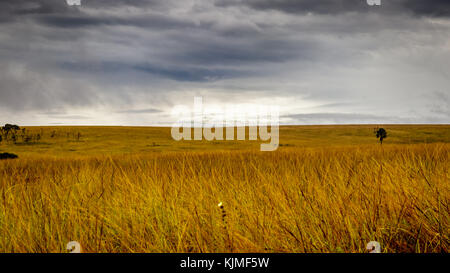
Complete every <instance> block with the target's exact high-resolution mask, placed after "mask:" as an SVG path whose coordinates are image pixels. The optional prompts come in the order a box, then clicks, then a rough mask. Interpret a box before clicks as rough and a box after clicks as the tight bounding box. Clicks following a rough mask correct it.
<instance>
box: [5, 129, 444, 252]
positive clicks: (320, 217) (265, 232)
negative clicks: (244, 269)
mask: <svg viewBox="0 0 450 273" xmlns="http://www.w3.org/2000/svg"><path fill="white" fill-rule="evenodd" d="M373 128H374V126H370V125H360V126H356V125H355V126H350V125H349V126H288V127H281V128H280V144H281V145H282V146H281V147H280V148H279V149H278V150H277V151H274V152H260V151H259V145H260V142H258V141H215V142H206V141H180V142H176V141H174V140H172V138H171V136H170V128H151V127H133V128H132V127H28V128H26V132H27V134H31V135H37V134H39V135H40V139H39V141H33V140H31V141H28V142H27V143H25V142H23V141H22V140H21V139H20V138H19V140H18V141H17V143H15V144H14V143H12V142H11V141H6V142H5V141H3V142H2V143H1V144H0V152H12V153H15V154H17V155H19V158H18V159H13V160H1V161H0V252H66V250H65V248H66V244H67V242H69V241H72V240H75V241H78V242H80V243H81V245H82V248H83V250H84V252H364V251H365V247H366V244H367V242H369V241H373V240H375V241H378V242H380V244H381V247H382V251H383V252H389V253H391V252H420V253H422V252H448V251H449V245H450V244H449V229H450V225H449V224H450V223H449V222H450V209H449V202H450V183H449V181H450V174H449V166H450V164H449V154H450V126H449V125H441V126H438V125H386V126H384V128H386V130H387V132H388V138H387V139H386V140H385V141H384V142H383V145H380V144H379V142H377V139H376V138H375V136H374V133H373ZM78 133H80V137H79V138H78V137H77V135H78ZM219 202H222V203H223V205H224V207H223V210H224V211H222V210H221V209H220V208H219V207H218V203H219Z"/></svg>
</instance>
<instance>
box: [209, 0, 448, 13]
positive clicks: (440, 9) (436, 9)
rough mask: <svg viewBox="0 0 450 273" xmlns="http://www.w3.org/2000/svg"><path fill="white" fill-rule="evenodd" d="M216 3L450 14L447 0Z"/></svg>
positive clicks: (243, 0)
mask: <svg viewBox="0 0 450 273" xmlns="http://www.w3.org/2000/svg"><path fill="white" fill-rule="evenodd" d="M215 3H216V5H217V6H221V7H229V6H246V7H249V8H252V9H256V10H278V11H282V12H286V13H297V14H299V13H302V14H304V13H314V14H339V13H348V12H364V13H366V12H381V13H390V14H395V13H410V14H414V15H419V16H422V15H424V16H450V1H448V0H426V1H424V0H381V6H380V7H373V6H369V5H368V4H367V2H366V0H216V1H215Z"/></svg>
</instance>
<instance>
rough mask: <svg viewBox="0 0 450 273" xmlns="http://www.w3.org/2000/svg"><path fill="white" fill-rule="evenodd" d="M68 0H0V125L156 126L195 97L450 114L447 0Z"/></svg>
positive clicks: (378, 112)
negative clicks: (375, 0) (375, 1)
mask: <svg viewBox="0 0 450 273" xmlns="http://www.w3.org/2000/svg"><path fill="white" fill-rule="evenodd" d="M70 2H71V5H69V4H68V2H67V1H65V0H42V1H37V0H14V1H1V2H0V63H1V66H0V116H1V117H2V119H1V120H3V123H6V122H11V123H17V124H20V125H56V124H58V125H143V126H150V125H152V126H157V125H164V126H166V125H170V124H171V123H172V122H174V117H173V116H172V115H171V111H172V109H173V108H174V107H175V106H177V105H187V106H190V105H192V104H193V101H194V97H195V96H202V97H203V102H204V104H211V105H216V104H220V105H224V106H227V105H235V104H242V105H245V104H262V105H278V106H279V107H280V118H281V120H280V123H281V124H387V123H436V124H448V123H449V120H450V90H449V86H450V2H449V1H446V0H441V1H437V0H433V1H421V0H391V1H387V0H382V2H381V3H382V4H381V6H369V5H368V4H367V3H366V0H336V1H331V0H330V1H326V0H273V1H269V0H247V1H244V0H215V1H213V0H183V1H179V0H148V1H145V0H134V1H130V0H118V1H103V0H81V3H80V5H78V4H73V2H77V1H70Z"/></svg>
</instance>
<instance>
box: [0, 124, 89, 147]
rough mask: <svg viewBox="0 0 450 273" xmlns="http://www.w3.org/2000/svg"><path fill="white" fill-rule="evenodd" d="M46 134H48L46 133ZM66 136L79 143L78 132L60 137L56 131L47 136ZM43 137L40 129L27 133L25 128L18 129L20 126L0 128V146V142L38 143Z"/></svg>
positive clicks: (42, 131)
mask: <svg viewBox="0 0 450 273" xmlns="http://www.w3.org/2000/svg"><path fill="white" fill-rule="evenodd" d="M47 134H48V133H47ZM57 136H59V137H61V136H67V138H68V139H70V138H71V139H74V140H76V141H80V139H81V133H80V132H66V133H65V134H63V135H61V134H58V133H57V131H56V130H53V131H51V132H50V133H49V134H48V137H50V138H55V137H57ZM43 137H44V130H43V129H40V130H39V131H38V132H36V131H34V132H33V131H29V130H27V129H26V128H20V126H18V125H15V124H5V125H4V126H2V127H0V144H1V142H10V143H11V142H12V143H14V144H18V143H25V144H28V143H30V144H31V143H38V142H39V141H41V139H42V138H43Z"/></svg>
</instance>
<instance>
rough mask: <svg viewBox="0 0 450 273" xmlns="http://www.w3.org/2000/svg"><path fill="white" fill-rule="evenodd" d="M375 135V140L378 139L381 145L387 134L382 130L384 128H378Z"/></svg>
mask: <svg viewBox="0 0 450 273" xmlns="http://www.w3.org/2000/svg"><path fill="white" fill-rule="evenodd" d="M376 133H377V138H379V139H380V144H383V139H385V138H387V132H386V130H384V128H380V129H378V131H377V132H376Z"/></svg>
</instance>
